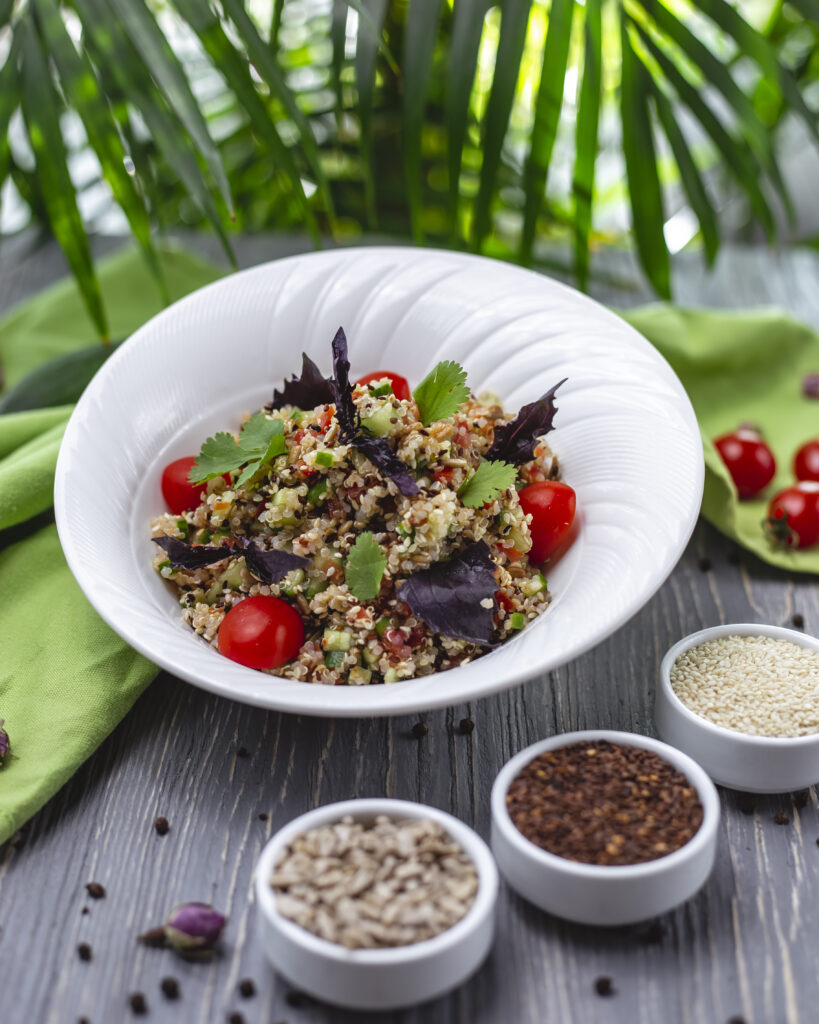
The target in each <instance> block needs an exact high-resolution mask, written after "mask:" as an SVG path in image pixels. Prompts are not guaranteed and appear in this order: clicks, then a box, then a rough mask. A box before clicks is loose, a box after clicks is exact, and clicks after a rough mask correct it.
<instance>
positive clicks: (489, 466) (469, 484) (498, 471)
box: [458, 459, 518, 508]
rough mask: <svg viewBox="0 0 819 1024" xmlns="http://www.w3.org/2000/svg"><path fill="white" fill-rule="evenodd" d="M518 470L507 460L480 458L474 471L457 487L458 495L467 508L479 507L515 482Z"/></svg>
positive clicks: (492, 499)
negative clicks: (497, 460)
mask: <svg viewBox="0 0 819 1024" xmlns="http://www.w3.org/2000/svg"><path fill="white" fill-rule="evenodd" d="M517 475H518V471H517V469H516V468H515V467H514V466H510V465H509V463H508V462H492V461H490V460H488V459H482V460H481V463H480V465H479V466H478V468H477V469H476V470H475V472H474V473H473V474H472V476H470V477H469V478H468V479H466V480H465V481H464V482H463V483H462V484H461V486H460V487H459V488H458V497H459V498H460V499H461V502H462V503H463V504H464V505H466V507H467V508H480V507H481V505H483V504H485V503H486V502H487V501H494V500H495V498H497V496H498V495H499V494H500V493H501V492H502V491H505V490H506V489H507V488H508V487H511V486H512V484H514V482H515V477H516V476H517Z"/></svg>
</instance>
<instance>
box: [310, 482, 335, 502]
mask: <svg viewBox="0 0 819 1024" xmlns="http://www.w3.org/2000/svg"><path fill="white" fill-rule="evenodd" d="M329 490H330V485H329V484H328V483H327V481H326V480H319V482H318V483H317V484H313V486H312V487H311V488H310V490H309V491H308V492H307V501H308V503H309V504H310V505H319V504H321V502H322V501H323V500H324V498H325V496H326V494H327V492H328V491H329Z"/></svg>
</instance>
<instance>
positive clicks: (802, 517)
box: [765, 480, 819, 548]
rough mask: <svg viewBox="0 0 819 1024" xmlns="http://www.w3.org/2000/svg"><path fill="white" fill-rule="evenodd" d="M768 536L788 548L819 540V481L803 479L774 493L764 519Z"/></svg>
mask: <svg viewBox="0 0 819 1024" xmlns="http://www.w3.org/2000/svg"><path fill="white" fill-rule="evenodd" d="M765 529H766V531H767V533H768V536H769V537H770V538H771V539H772V540H773V541H774V542H776V543H779V544H782V545H784V546H785V547H789V548H809V547H811V546H812V545H813V544H815V543H816V542H817V541H819V481H815V480H802V481H800V482H799V483H798V484H795V485H794V486H793V487H786V488H785V490H784V491H780V492H779V494H776V495H774V497H773V498H772V499H771V503H770V505H769V506H768V518H767V519H766V520H765Z"/></svg>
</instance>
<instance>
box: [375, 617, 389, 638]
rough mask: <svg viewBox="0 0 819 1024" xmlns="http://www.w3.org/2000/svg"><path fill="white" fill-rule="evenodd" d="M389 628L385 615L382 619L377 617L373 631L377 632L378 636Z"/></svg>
mask: <svg viewBox="0 0 819 1024" xmlns="http://www.w3.org/2000/svg"><path fill="white" fill-rule="evenodd" d="M389 628H390V620H389V619H388V618H386V616H385V617H384V618H382V619H379V620H378V622H376V624H375V631H376V633H378V635H379V636H383V635H384V634H385V633H386V632H387V630H388V629H389Z"/></svg>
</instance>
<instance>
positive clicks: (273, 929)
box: [256, 800, 498, 1010]
mask: <svg viewBox="0 0 819 1024" xmlns="http://www.w3.org/2000/svg"><path fill="white" fill-rule="evenodd" d="M347 814H349V815H351V816H352V817H353V818H355V819H356V820H357V821H365V822H371V821H372V820H373V819H374V818H375V817H376V816H377V815H379V814H386V815H389V816H390V817H391V818H399V819H400V818H429V819H431V820H432V821H436V822H438V823H439V824H440V825H442V826H443V827H444V828H445V829H446V831H447V832H448V833H449V835H450V836H452V838H453V839H454V840H455V841H456V842H458V843H460V845H461V847H462V848H463V850H464V852H465V853H466V854H467V856H468V857H469V858H470V859H471V860H472V862H473V863H474V865H475V869H476V871H477V872H478V893H477V896H476V897H475V902H474V903H473V904H472V906H471V907H470V908H469V910H468V911H467V912H466V914H465V915H464V916H463V917H462V918H461V920H460V921H458V922H457V923H456V924H454V925H453V926H452V927H451V928H449V929H447V931H445V932H441V934H440V935H436V936H435V938H433V939H427V940H426V941H424V942H417V943H415V944H414V945H411V946H398V947H395V948H392V949H346V948H345V947H343V946H339V945H336V943H334V942H328V941H326V940H325V939H320V938H318V936H316V935H313V934H312V933H311V932H308V931H306V930H305V929H304V928H301V927H300V926H299V925H297V924H295V923H294V922H293V921H290V920H288V919H287V918H285V917H283V916H282V915H281V914H280V913H279V912H278V910H277V909H276V899H275V895H274V893H273V889H272V888H271V886H270V878H271V876H272V875H273V869H274V867H275V864H276V861H277V859H278V857H279V855H280V853H281V851H282V850H283V849H284V847H285V846H287V845H288V843H290V841H291V840H292V839H293V838H294V837H295V836H296V835H298V834H299V833H300V832H304V831H306V830H307V829H311V828H316V827H317V826H319V825H326V824H328V823H330V822H334V821H338V820H339V819H340V818H343V817H344V816H345V815H347ZM256 898H257V900H258V904H259V914H258V923H259V934H260V937H261V940H262V943H263V945H264V950H265V953H266V954H267V956H268V958H269V959H270V961H271V962H272V964H273V966H274V967H275V968H276V970H277V971H279V972H280V973H281V974H283V975H284V976H285V977H286V978H287V979H288V980H289V981H290V982H292V984H294V985H295V986H297V987H298V988H300V989H302V990H303V991H305V992H309V993H310V995H312V996H315V997H316V998H317V999H322V1000H324V1001H325V1002H328V1003H334V1004H335V1005H337V1006H344V1007H347V1008H350V1009H356V1010H390V1009H398V1008H400V1007H403V1006H411V1005H413V1004H415V1003H422V1002H425V1001H426V1000H428V999H435V998H436V997H437V996H440V995H443V994H444V993H445V992H448V991H449V990H450V989H453V988H455V987H456V986H458V985H460V984H461V982H463V981H465V980H466V979H467V978H468V977H469V976H470V975H471V974H473V973H474V972H475V971H476V970H477V969H478V967H480V965H481V964H482V963H483V961H484V960H485V959H486V956H487V954H488V953H489V950H490V948H491V946H492V941H493V939H494V935H495V906H496V903H497V898H498V870H497V868H496V867H495V862H494V860H493V859H492V854H491V853H490V852H489V847H488V846H487V845H486V843H485V842H484V841H483V840H482V839H481V838H480V836H478V835H477V833H475V832H473V831H472V829H471V828H469V827H468V826H466V825H464V824H463V822H460V821H458V819H457V818H453V817H452V816H451V815H450V814H445V813H444V812H443V811H439V810H436V809H435V808H433V807H427V806H425V805H424V804H417V803H411V802H409V801H406V800H345V801H343V802H341V803H336V804H328V805H327V806H325V807H319V808H317V809H316V810H314V811H309V812H308V813H307V814H302V815H301V816H300V817H298V818H294V819H293V821H291V822H290V823H289V824H287V825H285V826H284V828H282V829H280V830H279V831H278V832H277V833H276V835H274V836H273V838H272V839H271V840H270V842H269V843H268V844H267V846H265V848H264V850H263V851H262V855H261V857H260V858H259V863H258V865H257V867H256Z"/></svg>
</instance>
